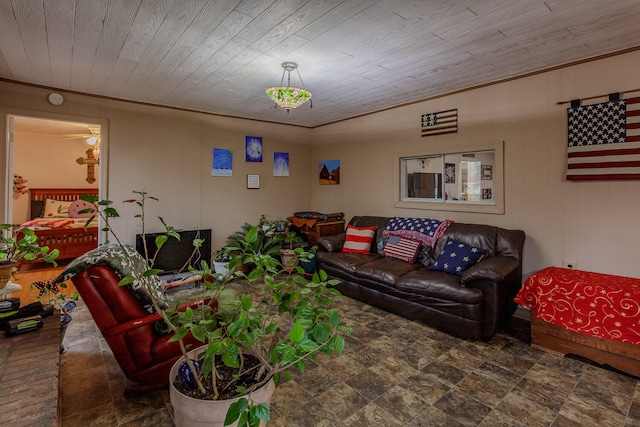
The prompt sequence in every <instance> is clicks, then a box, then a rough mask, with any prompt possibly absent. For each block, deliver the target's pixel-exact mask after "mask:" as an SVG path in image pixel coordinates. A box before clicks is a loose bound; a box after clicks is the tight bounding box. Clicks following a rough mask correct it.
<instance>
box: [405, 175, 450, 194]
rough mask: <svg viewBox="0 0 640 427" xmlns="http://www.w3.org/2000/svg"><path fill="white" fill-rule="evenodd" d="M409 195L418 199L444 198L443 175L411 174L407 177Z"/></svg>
mask: <svg viewBox="0 0 640 427" xmlns="http://www.w3.org/2000/svg"><path fill="white" fill-rule="evenodd" d="M407 181H408V182H407V190H408V191H407V195H408V196H409V197H415V198H418V199H441V198H442V174H441V173H410V174H408V175H407Z"/></svg>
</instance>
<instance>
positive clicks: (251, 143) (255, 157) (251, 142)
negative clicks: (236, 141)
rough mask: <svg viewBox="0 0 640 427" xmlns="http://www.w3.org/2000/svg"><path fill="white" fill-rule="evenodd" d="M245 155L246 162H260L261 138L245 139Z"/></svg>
mask: <svg viewBox="0 0 640 427" xmlns="http://www.w3.org/2000/svg"><path fill="white" fill-rule="evenodd" d="M245 155H246V159H245V160H246V161H247V162H258V163H261V162H262V137H261V136H247V137H245Z"/></svg>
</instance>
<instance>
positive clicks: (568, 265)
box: [562, 259, 578, 268]
mask: <svg viewBox="0 0 640 427" xmlns="http://www.w3.org/2000/svg"><path fill="white" fill-rule="evenodd" d="M562 262H563V264H564V268H578V265H577V264H578V263H577V262H576V261H574V260H571V259H565V260H564V261H562Z"/></svg>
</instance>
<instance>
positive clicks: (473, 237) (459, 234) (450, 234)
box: [433, 222, 498, 257]
mask: <svg viewBox="0 0 640 427" xmlns="http://www.w3.org/2000/svg"><path fill="white" fill-rule="evenodd" d="M497 230H498V228H497V227H494V226H492V225H484V224H464V223H460V222H454V223H453V224H451V226H449V228H448V229H447V231H445V233H444V234H443V236H442V237H441V238H440V239H439V240H438V242H437V243H436V245H435V247H434V248H435V251H434V252H433V253H434V254H439V253H440V252H442V250H443V249H444V245H445V243H446V241H447V239H455V240H458V241H460V242H462V243H466V244H467V245H470V246H475V247H477V248H484V249H488V250H489V252H488V253H487V256H488V257H489V256H494V255H496V252H497V250H496V249H497V248H496V245H497V242H496V240H497Z"/></svg>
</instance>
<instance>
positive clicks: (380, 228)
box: [349, 216, 391, 255]
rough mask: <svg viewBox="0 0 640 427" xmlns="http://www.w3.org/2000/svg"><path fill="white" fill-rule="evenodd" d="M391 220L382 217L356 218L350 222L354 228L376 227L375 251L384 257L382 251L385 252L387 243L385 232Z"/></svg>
mask: <svg viewBox="0 0 640 427" xmlns="http://www.w3.org/2000/svg"><path fill="white" fill-rule="evenodd" d="M390 219H391V218H389V217H382V216H354V217H353V218H351V220H350V221H349V224H350V225H352V226H354V227H372V226H376V227H377V230H376V235H375V238H374V239H373V243H374V245H373V251H372V252H377V253H379V254H380V255H382V251H383V250H384V243H385V242H386V240H385V238H384V230H385V227H386V226H387V223H388V222H389V220H390Z"/></svg>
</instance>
